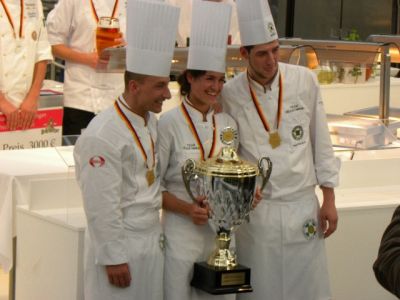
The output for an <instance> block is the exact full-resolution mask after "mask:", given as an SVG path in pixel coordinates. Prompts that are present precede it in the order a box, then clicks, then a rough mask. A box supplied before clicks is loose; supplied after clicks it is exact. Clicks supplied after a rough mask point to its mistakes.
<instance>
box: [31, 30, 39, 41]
mask: <svg viewBox="0 0 400 300" xmlns="http://www.w3.org/2000/svg"><path fill="white" fill-rule="evenodd" d="M31 36H32V40H34V41H36V40H37V38H38V36H37V32H36V31H35V30H34V31H32V35H31Z"/></svg>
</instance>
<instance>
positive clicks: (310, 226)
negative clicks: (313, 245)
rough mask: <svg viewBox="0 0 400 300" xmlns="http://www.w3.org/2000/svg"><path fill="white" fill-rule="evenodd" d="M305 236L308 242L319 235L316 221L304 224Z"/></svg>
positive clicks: (312, 220) (310, 220)
mask: <svg viewBox="0 0 400 300" xmlns="http://www.w3.org/2000/svg"><path fill="white" fill-rule="evenodd" d="M303 234H304V237H305V238H306V239H307V240H312V239H314V238H315V236H316V235H317V222H316V221H315V220H314V219H308V220H307V221H305V223H304V224H303Z"/></svg>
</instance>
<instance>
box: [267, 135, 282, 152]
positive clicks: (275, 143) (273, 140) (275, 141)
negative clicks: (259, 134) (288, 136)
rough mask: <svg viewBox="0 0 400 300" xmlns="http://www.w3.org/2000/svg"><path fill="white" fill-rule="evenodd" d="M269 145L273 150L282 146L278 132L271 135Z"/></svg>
mask: <svg viewBox="0 0 400 300" xmlns="http://www.w3.org/2000/svg"><path fill="white" fill-rule="evenodd" d="M269 144H270V145H271V147H272V149H275V148H276V147H279V145H280V144H281V137H280V136H279V132H278V131H275V132H270V133H269Z"/></svg>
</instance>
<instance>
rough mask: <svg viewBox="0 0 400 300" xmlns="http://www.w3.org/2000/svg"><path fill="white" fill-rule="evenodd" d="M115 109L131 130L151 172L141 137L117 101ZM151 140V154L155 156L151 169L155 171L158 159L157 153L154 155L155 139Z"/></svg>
mask: <svg viewBox="0 0 400 300" xmlns="http://www.w3.org/2000/svg"><path fill="white" fill-rule="evenodd" d="M114 108H115V110H116V111H117V113H118V115H119V117H120V118H121V120H122V121H123V122H124V123H125V125H126V127H127V128H128V129H129V131H130V132H131V134H132V137H133V139H134V141H135V143H136V145H137V146H138V147H139V149H140V152H141V153H142V156H143V159H144V161H145V162H146V167H147V169H149V170H150V167H149V165H148V162H147V154H146V151H144V148H143V145H142V142H141V141H140V139H139V136H138V134H137V132H136V130H135V128H134V127H133V126H132V124H131V122H130V121H129V119H128V117H127V116H126V115H125V114H124V112H123V111H122V110H121V108H120V107H119V105H118V103H117V101H115V102H114ZM150 140H151V152H152V154H153V166H152V167H151V169H153V168H154V165H155V163H156V159H155V153H154V142H153V138H152V137H151V135H150Z"/></svg>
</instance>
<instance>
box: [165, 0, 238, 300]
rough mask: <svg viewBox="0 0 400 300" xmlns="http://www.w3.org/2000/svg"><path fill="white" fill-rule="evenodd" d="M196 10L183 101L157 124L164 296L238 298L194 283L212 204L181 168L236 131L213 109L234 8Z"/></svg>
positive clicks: (201, 6) (206, 245)
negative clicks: (189, 187)
mask: <svg viewBox="0 0 400 300" xmlns="http://www.w3.org/2000/svg"><path fill="white" fill-rule="evenodd" d="M192 14H193V15H192V18H191V20H192V26H191V35H190V36H191V44H190V47H189V56H188V64H187V70H186V71H184V72H183V74H182V75H181V76H180V77H179V79H178V82H179V84H180V91H181V95H182V96H183V101H182V104H181V105H180V106H178V107H176V108H174V109H172V110H170V111H168V112H166V113H164V114H163V115H161V118H160V121H159V126H158V131H159V133H158V134H159V143H158V151H159V155H160V166H161V171H160V173H161V178H162V186H163V189H164V191H163V209H164V210H163V226H164V233H165V237H166V248H165V267H164V268H165V270H164V296H165V298H164V299H165V300H188V299H192V300H194V299H234V298H235V297H234V295H222V296H213V295H210V294H207V293H205V292H203V291H201V290H198V289H195V288H193V287H191V286H190V281H191V279H192V276H193V266H194V263H195V262H199V261H205V260H207V259H208V256H209V255H210V254H211V253H212V251H213V250H214V249H215V236H216V233H215V232H214V231H213V230H212V228H211V227H210V225H209V224H208V213H209V212H208V209H207V207H206V206H205V205H203V203H201V202H199V203H193V200H192V199H191V198H190V197H189V194H188V193H187V191H186V189H185V185H184V183H183V179H182V173H181V168H182V165H183V164H184V162H185V161H186V160H187V159H189V158H192V159H194V160H199V159H204V160H205V159H207V158H209V157H213V156H215V155H217V154H218V153H219V150H220V149H221V147H222V146H223V144H222V142H221V141H220V135H221V132H222V130H223V129H224V128H225V127H227V126H230V127H232V128H233V129H236V124H235V122H234V121H233V120H232V118H231V117H229V116H228V115H227V114H224V113H219V114H216V113H215V112H214V110H213V109H212V106H213V104H215V103H217V98H218V96H219V95H220V93H221V90H222V87H223V84H224V82H225V56H226V45H227V36H228V30H229V22H230V15H231V7H230V5H227V4H222V3H214V2H209V1H200V0H194V1H193V12H192Z"/></svg>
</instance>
